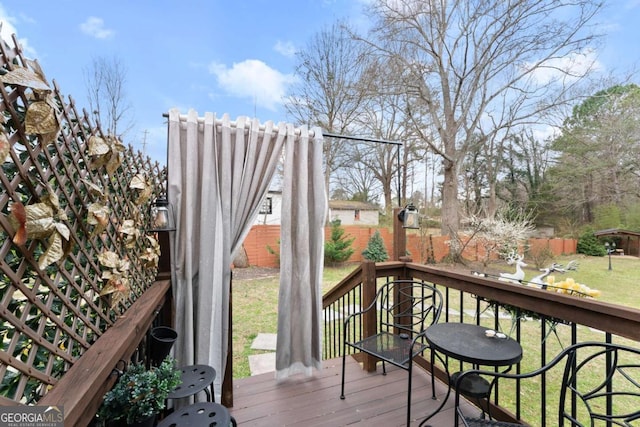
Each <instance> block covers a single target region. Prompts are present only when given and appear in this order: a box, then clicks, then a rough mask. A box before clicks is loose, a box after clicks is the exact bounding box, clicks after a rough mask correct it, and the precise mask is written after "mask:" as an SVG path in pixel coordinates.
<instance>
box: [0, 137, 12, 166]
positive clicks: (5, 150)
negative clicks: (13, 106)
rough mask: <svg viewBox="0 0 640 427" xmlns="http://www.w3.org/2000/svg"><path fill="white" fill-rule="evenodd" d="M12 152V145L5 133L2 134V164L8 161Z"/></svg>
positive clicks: (0, 161) (0, 146)
mask: <svg viewBox="0 0 640 427" xmlns="http://www.w3.org/2000/svg"><path fill="white" fill-rule="evenodd" d="M10 152H11V144H9V139H8V138H7V135H6V134H5V133H4V132H0V163H4V162H5V161H7V158H8V157H9V153H10Z"/></svg>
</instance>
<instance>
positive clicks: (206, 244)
mask: <svg viewBox="0 0 640 427" xmlns="http://www.w3.org/2000/svg"><path fill="white" fill-rule="evenodd" d="M314 134H315V135H316V139H314V141H315V142H316V143H317V142H318V141H319V145H320V147H321V145H322V135H321V133H320V132H319V131H316V132H315V133H314ZM302 135H308V132H307V131H306V129H295V128H293V126H290V125H286V124H284V123H279V124H278V125H277V126H275V125H274V124H273V123H272V122H267V123H265V124H263V125H261V124H260V123H259V122H258V121H257V120H251V119H248V118H245V117H239V118H238V119H237V120H236V121H235V122H233V121H231V120H230V119H229V117H228V116H227V115H224V116H223V117H222V118H221V119H217V118H216V117H215V116H214V114H212V113H206V114H205V116H204V118H200V117H198V115H197V113H196V112H195V111H193V110H191V111H189V113H188V115H187V116H183V115H180V114H179V111H178V110H175V109H174V110H171V111H170V112H169V124H168V187H167V190H168V197H169V202H170V203H171V204H172V205H173V206H174V209H175V211H176V232H175V240H174V241H173V246H172V272H173V277H172V282H173V293H174V298H175V306H176V330H177V331H178V340H177V342H176V344H175V347H174V356H175V357H176V359H177V360H178V363H179V364H181V365H189V364H196V363H197V364H207V365H210V366H213V367H214V368H215V369H216V372H217V375H216V381H215V394H216V398H217V399H219V398H220V392H221V384H222V379H223V378H224V376H225V367H226V360H227V356H228V354H227V349H228V330H229V323H228V320H229V319H228V317H229V285H230V277H231V264H232V260H233V258H234V256H235V254H236V252H237V251H238V250H239V249H240V248H241V245H242V242H243V240H244V238H245V237H246V235H247V233H248V232H249V230H250V228H251V226H252V224H253V222H254V220H255V218H256V216H257V214H258V211H259V208H260V205H261V203H262V200H263V198H264V196H265V195H266V193H267V190H268V188H269V185H270V183H271V179H272V177H273V175H274V172H275V170H276V167H277V164H278V161H279V160H280V158H281V157H282V155H283V152H285V151H286V156H285V157H286V158H289V157H291V156H293V157H291V158H298V157H299V154H297V153H298V151H299V150H301V149H302V150H303V151H304V150H307V148H305V147H307V145H308V142H307V143H300V144H299V142H301V141H302V140H305V139H306V140H307V141H308V137H307V138H303V137H301V136H302ZM298 146H299V147H298ZM285 148H286V150H285ZM305 157H306V155H305ZM314 162H318V163H317V164H314V165H313V166H312V167H311V168H310V169H307V170H302V169H299V168H298V170H297V171H296V172H291V171H289V169H290V168H293V167H294V166H295V165H294V164H293V163H295V162H291V161H289V160H285V176H294V175H293V173H297V174H303V175H305V176H306V175H307V174H312V173H314V174H315V173H316V172H315V170H316V169H317V168H319V169H321V168H322V160H321V156H320V157H314ZM306 165H307V166H310V165H309V163H308V162H307V163H306ZM296 167H297V166H296ZM299 178H301V177H299ZM302 180H304V181H306V179H302ZM314 182H315V180H314ZM286 191H287V192H288V190H286ZM298 194H299V192H298V193H291V197H298ZM283 198H284V196H283ZM303 200H304V201H303V202H297V201H296V203H295V205H296V209H303V210H307V211H315V212H317V215H320V213H321V212H322V213H324V212H326V205H327V202H326V197H325V196H324V187H323V188H322V197H321V198H318V194H316V191H315V188H314V192H313V193H312V194H309V195H307V196H304V197H303ZM284 210H285V209H283V211H284ZM292 218H293V217H292ZM300 220H301V218H294V219H293V220H292V221H290V222H289V225H288V226H287V227H285V226H283V227H282V229H281V233H282V236H283V237H282V241H283V246H285V245H287V244H286V243H284V242H286V241H290V239H289V237H285V236H287V235H291V236H295V237H293V238H292V239H291V241H297V240H300V239H301V240H306V241H307V242H315V245H318V244H319V245H320V248H319V249H317V248H315V246H314V248H315V250H314V251H310V250H307V251H306V252H304V254H305V255H304V256H303V257H301V256H298V255H296V256H295V257H294V258H295V259H293V260H292V261H291V266H290V267H289V271H291V274H292V276H291V278H290V279H286V278H285V279H281V282H283V283H284V284H283V283H281V287H285V288H287V289H289V290H288V291H287V292H284V294H285V295H293V298H289V299H288V301H289V303H290V304H297V300H298V299H300V300H304V301H308V300H311V299H315V298H316V297H315V296H313V297H309V296H308V295H309V294H310V293H311V288H310V286H316V287H317V288H318V292H319V286H320V283H319V282H314V281H313V279H314V277H316V276H317V275H316V274H315V273H314V274H311V273H306V274H304V273H302V272H303V271H304V270H305V269H308V270H309V271H311V269H312V268H313V269H317V268H318V264H317V261H316V260H314V261H313V262H310V261H309V259H305V258H307V257H308V256H310V255H314V256H315V255H318V254H319V255H320V260H322V250H323V247H322V226H320V227H319V228H316V227H315V226H309V227H307V228H305V227H304V226H302V227H301V225H300V224H298V223H296V222H297V221H300ZM302 233H307V234H306V235H302ZM311 234H319V235H320V237H319V238H318V236H315V235H314V236H311ZM308 245H310V243H308ZM291 248H292V249H296V248H297V246H296V245H292V246H291ZM318 251H319V252H318ZM281 257H282V256H281ZM288 257H290V256H288ZM282 258H285V257H282ZM286 262H287V263H288V262H290V261H286ZM320 262H321V261H320ZM298 264H302V265H303V267H299V266H298ZM319 268H320V271H321V270H322V264H320V265H319ZM293 277H296V280H297V278H301V277H309V278H310V282H309V283H304V284H302V283H299V282H294V279H293ZM296 288H300V290H299V291H295V292H292V291H291V290H292V289H296ZM314 295H315V294H314ZM305 304H306V303H305ZM307 306H308V304H307ZM317 309H318V308H317V305H314V306H311V307H310V310H317ZM297 315H298V314H295V316H297ZM295 316H294V315H291V316H288V317H286V318H285V320H284V321H285V322H286V321H288V322H290V323H295V324H296V325H297V324H301V325H305V326H304V327H305V328H309V329H308V331H307V332H306V334H307V335H308V336H309V337H311V336H315V335H316V332H315V330H319V329H320V327H321V326H320V324H319V323H317V322H318V320H317V319H318V318H319V313H316V314H315V315H314V316H313V318H314V319H316V320H315V322H316V324H313V325H312V324H310V323H309V322H308V321H307V320H302V321H300V320H299V319H298V318H297V317H295ZM301 316H302V317H305V318H306V317H308V316H309V314H308V313H303V314H301ZM287 319H288V320H287ZM296 328H297V326H296ZM256 332H258V331H256ZM285 334H286V332H285ZM278 335H280V324H279V326H278ZM298 335H299V336H301V335H302V334H298ZM286 343H287V344H285V345H289V346H295V348H294V349H292V348H285V349H284V350H282V351H284V352H285V353H290V354H295V355H297V354H298V353H299V352H302V353H304V354H305V355H309V356H311V355H313V358H310V359H309V360H307V361H305V362H304V363H306V365H308V366H311V365H317V364H316V362H315V360H316V359H317V360H320V352H319V351H317V354H316V351H315V350H314V349H299V348H298V346H300V345H308V346H313V345H315V340H312V341H309V339H306V340H304V341H301V340H299V339H297V338H296V339H288V340H287V341H286ZM318 350H319V349H318ZM278 352H279V353H280V352H281V350H278ZM298 359H299V357H298V356H296V358H294V359H292V361H291V363H297V362H298ZM278 366H280V365H278ZM218 401H219V400H218Z"/></svg>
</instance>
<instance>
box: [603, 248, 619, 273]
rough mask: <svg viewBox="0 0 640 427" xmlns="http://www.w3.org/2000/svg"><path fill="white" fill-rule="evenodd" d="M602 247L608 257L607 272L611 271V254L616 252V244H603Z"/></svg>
mask: <svg viewBox="0 0 640 427" xmlns="http://www.w3.org/2000/svg"><path fill="white" fill-rule="evenodd" d="M604 247H605V248H607V255H609V270H612V268H611V254H612V253H613V252H615V251H616V242H611V243H609V242H605V243H604Z"/></svg>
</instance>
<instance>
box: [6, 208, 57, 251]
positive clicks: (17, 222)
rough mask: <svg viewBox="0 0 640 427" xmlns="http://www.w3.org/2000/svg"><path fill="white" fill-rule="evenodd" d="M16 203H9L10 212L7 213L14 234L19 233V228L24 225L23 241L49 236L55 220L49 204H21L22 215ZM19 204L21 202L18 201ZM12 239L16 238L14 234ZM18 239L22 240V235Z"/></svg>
mask: <svg viewBox="0 0 640 427" xmlns="http://www.w3.org/2000/svg"><path fill="white" fill-rule="evenodd" d="M18 203H19V202H18ZM18 203H14V204H12V205H11V214H10V215H9V222H11V225H13V227H14V230H16V235H19V234H20V233H21V232H22V231H21V229H22V227H23V225H24V227H25V228H26V237H25V238H24V241H26V239H39V238H43V237H49V236H50V235H51V233H52V232H53V231H54V230H55V221H54V219H53V210H52V209H51V206H49V205H48V204H47V203H34V204H33V205H29V206H23V207H24V214H25V215H24V217H23V216H22V210H21V208H20V206H19V205H18ZM14 205H15V206H14ZM20 205H22V203H20ZM23 219H24V221H23ZM14 239H16V237H15V236H14ZM18 239H19V241H22V236H20V237H19V238H18ZM14 243H16V242H14ZM16 244H18V243H16ZM23 244H24V243H23Z"/></svg>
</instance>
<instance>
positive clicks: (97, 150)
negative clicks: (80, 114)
mask: <svg viewBox="0 0 640 427" xmlns="http://www.w3.org/2000/svg"><path fill="white" fill-rule="evenodd" d="M87 150H88V153H87V154H89V155H90V156H92V157H93V156H103V155H105V154H107V153H109V152H110V151H111V147H109V143H108V142H107V141H106V140H105V139H104V138H101V137H99V136H97V135H91V136H90V137H89V141H88V143H87Z"/></svg>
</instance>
